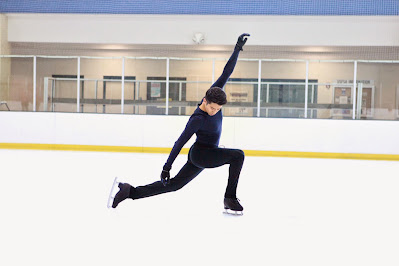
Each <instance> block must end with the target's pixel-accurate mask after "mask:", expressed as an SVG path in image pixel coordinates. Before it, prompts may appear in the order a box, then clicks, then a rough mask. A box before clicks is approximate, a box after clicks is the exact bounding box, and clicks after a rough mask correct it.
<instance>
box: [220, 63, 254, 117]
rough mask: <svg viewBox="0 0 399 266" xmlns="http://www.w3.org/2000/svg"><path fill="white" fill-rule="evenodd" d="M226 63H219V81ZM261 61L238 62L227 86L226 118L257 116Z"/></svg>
mask: <svg viewBox="0 0 399 266" xmlns="http://www.w3.org/2000/svg"><path fill="white" fill-rule="evenodd" d="M225 64H226V62H219V63H218V68H216V70H217V72H216V73H217V74H216V75H215V79H217V78H218V77H219V76H220V74H221V73H222V71H223V68H224V66H225ZM258 67H259V61H257V60H254V61H238V62H237V65H236V67H235V69H234V72H233V74H232V75H231V77H230V79H229V81H228V82H227V84H226V86H225V91H226V96H227V104H226V106H225V107H223V108H224V109H223V115H225V116H243V117H245V116H246V117H253V116H257V96H256V92H257V88H258V85H257V84H258V79H257V77H258V75H259V69H258Z"/></svg>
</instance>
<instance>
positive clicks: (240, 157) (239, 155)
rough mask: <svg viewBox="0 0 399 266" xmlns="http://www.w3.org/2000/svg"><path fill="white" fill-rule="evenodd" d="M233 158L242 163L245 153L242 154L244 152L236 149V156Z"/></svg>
mask: <svg viewBox="0 0 399 266" xmlns="http://www.w3.org/2000/svg"><path fill="white" fill-rule="evenodd" d="M235 157H236V158H237V159H239V160H242V161H244V158H245V153H244V151H242V150H239V149H237V150H236V155H235Z"/></svg>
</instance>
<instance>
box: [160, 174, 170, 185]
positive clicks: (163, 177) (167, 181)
mask: <svg viewBox="0 0 399 266" xmlns="http://www.w3.org/2000/svg"><path fill="white" fill-rule="evenodd" d="M161 181H162V184H163V185H164V186H165V187H166V185H169V184H170V173H169V171H166V170H162V172H161Z"/></svg>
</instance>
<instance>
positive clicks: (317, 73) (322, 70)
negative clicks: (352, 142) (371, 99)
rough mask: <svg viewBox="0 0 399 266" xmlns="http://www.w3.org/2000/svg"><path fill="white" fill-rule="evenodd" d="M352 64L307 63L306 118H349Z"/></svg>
mask: <svg viewBox="0 0 399 266" xmlns="http://www.w3.org/2000/svg"><path fill="white" fill-rule="evenodd" d="M353 78H354V63H353V62H349V63H346V62H310V63H309V94H308V95H309V96H310V97H308V117H309V118H321V119H331V118H332V119H352V114H353Z"/></svg>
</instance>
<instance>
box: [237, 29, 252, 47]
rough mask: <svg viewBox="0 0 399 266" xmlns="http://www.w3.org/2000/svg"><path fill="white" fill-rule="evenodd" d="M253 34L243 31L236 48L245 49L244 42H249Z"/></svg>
mask: <svg viewBox="0 0 399 266" xmlns="http://www.w3.org/2000/svg"><path fill="white" fill-rule="evenodd" d="M249 36H251V35H250V34H249V33H243V34H241V35H240V36H239V37H238V40H237V44H236V47H235V49H236V50H237V49H239V50H241V51H243V49H242V47H243V46H244V44H245V43H246V42H247V39H248V37H249Z"/></svg>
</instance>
